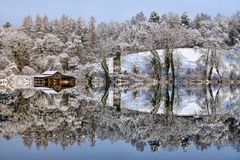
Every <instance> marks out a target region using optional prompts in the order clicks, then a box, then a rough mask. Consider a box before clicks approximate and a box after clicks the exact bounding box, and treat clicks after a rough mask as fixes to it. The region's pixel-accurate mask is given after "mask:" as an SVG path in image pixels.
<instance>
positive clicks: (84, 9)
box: [0, 0, 240, 25]
mask: <svg viewBox="0 0 240 160" xmlns="http://www.w3.org/2000/svg"><path fill="white" fill-rule="evenodd" d="M0 4H1V5H0V25H2V24H3V23H5V22H6V21H10V22H11V23H13V24H15V25H19V24H21V21H22V19H23V17H24V16H26V15H32V16H35V15H36V14H41V15H44V14H47V15H48V16H49V17H50V18H51V19H53V18H55V17H59V16H61V15H62V14H66V15H69V16H71V17H72V18H74V19H75V18H76V17H79V16H81V17H82V18H83V19H84V20H88V19H89V17H90V16H92V15H93V16H95V17H96V19H97V21H98V22H100V21H110V20H112V19H114V20H117V21H125V20H126V19H130V18H131V17H132V16H134V15H136V13H139V12H141V11H143V12H144V13H145V15H146V16H149V14H150V13H151V12H152V11H153V10H155V11H157V12H159V13H160V14H162V13H166V12H176V13H179V14H182V13H183V12H184V11H187V12H188V13H189V14H190V16H193V15H195V14H197V13H199V12H205V13H209V14H211V15H216V14H217V13H221V14H224V15H227V16H229V15H231V14H233V13H235V11H236V10H239V6H240V1H239V0H228V1H226V0H201V1H193V0H181V1H180V0H167V1H166V0H158V1H156V0H121V1H113V0H104V1H100V0H21V1H19V0H0Z"/></svg>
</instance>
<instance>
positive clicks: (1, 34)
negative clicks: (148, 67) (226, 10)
mask: <svg viewBox="0 0 240 160" xmlns="http://www.w3.org/2000/svg"><path fill="white" fill-rule="evenodd" d="M239 41H240V11H237V12H236V13H235V14H233V15H232V16H231V17H225V16H223V15H221V14H218V15H217V16H215V17H211V16H210V15H208V14H205V13H200V14H197V15H196V16H195V17H194V18H193V19H190V18H189V16H188V14H187V13H186V12H185V13H183V14H182V15H178V14H175V13H167V14H159V13H157V12H152V13H151V14H150V16H149V17H148V18H147V17H146V16H145V15H144V13H143V12H140V13H138V14H136V15H135V16H133V17H132V18H131V19H130V20H127V21H125V22H116V21H111V22H108V23H105V22H101V23H99V24H96V20H95V18H94V17H91V18H90V20H89V21H88V22H87V23H86V22H84V21H83V20H82V19H81V18H77V19H76V20H74V19H72V18H70V17H68V16H66V15H63V16H62V17H60V18H57V19H54V20H49V18H48V17H47V16H46V15H45V16H40V15H37V16H36V17H35V18H32V17H31V16H26V17H25V18H24V19H23V22H22V24H21V26H20V27H13V26H12V25H11V24H10V23H9V22H7V23H6V24H4V25H3V27H2V28H0V49H1V52H2V53H3V52H4V53H6V52H8V53H9V54H10V55H11V56H13V57H14V59H15V61H16V62H17V63H18V66H19V67H20V68H21V66H24V65H30V66H31V65H32V64H31V63H32V62H31V57H36V56H40V55H41V56H45V55H53V56H55V55H59V54H60V53H66V54H68V56H70V57H71V58H74V57H75V58H76V57H78V59H79V63H81V64H86V63H87V62H95V61H98V60H99V59H103V58H104V57H107V56H109V55H111V54H112V53H114V52H115V51H116V50H117V47H118V46H120V48H121V50H122V52H123V53H124V54H128V53H135V52H140V51H146V50H153V51H154V50H156V49H166V52H167V53H166V58H165V62H166V64H169V65H166V66H168V67H167V68H166V72H168V70H169V68H171V67H172V68H173V67H174V66H173V59H172V50H173V48H184V47H188V48H192V47H195V46H199V47H203V48H207V49H209V52H208V53H207V54H206V57H205V59H206V63H211V64H214V65H216V64H215V63H214V62H211V61H210V60H209V58H210V57H211V56H214V54H215V53H214V52H215V51H216V50H218V49H227V48H230V47H232V46H236V45H239ZM29 63H30V64H29ZM170 66H171V67H170ZM208 66H211V65H210V64H208ZM212 66H213V65H212ZM208 70H210V71H208V72H211V70H212V67H209V69H208ZM173 73H174V72H173ZM208 75H209V73H208ZM173 76H174V75H173Z"/></svg>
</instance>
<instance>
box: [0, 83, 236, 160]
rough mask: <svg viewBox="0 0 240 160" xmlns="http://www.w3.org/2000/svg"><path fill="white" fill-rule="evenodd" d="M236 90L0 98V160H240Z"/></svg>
mask: <svg viewBox="0 0 240 160" xmlns="http://www.w3.org/2000/svg"><path fill="white" fill-rule="evenodd" d="M239 93H240V90H239V86H238V85H218V84H215V85H200V84H195V85H183V84H177V85H174V86H173V85H170V84H154V83H150V84H147V83H145V84H142V83H135V84H134V85H131V86H124V85H115V86H110V88H106V87H104V86H98V87H95V88H91V89H90V88H86V87H85V86H84V87H83V86H82V85H77V86H75V87H74V88H70V89H66V90H62V91H61V92H59V93H58V94H49V93H45V92H43V91H41V90H33V89H24V90H23V89H22V90H15V91H12V92H10V93H8V94H7V93H1V111H0V147H1V150H0V159H1V160H6V159H11V160H14V159H19V158H20V159H36V160H37V159H39V160H40V159H176V158H177V159H218V160H224V159H231V160H238V159H239V158H240V154H239V151H240V126H239V113H240V108H239V104H240V97H239Z"/></svg>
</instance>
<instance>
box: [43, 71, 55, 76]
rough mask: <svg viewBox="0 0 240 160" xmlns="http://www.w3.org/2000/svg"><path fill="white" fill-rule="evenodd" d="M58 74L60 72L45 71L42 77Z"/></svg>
mask: <svg viewBox="0 0 240 160" xmlns="http://www.w3.org/2000/svg"><path fill="white" fill-rule="evenodd" d="M57 72H58V71H45V72H43V73H42V75H54V74H55V73H57Z"/></svg>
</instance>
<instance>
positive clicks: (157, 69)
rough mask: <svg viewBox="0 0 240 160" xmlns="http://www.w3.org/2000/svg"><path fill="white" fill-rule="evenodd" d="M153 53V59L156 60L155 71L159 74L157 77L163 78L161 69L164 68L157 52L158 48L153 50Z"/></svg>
mask: <svg viewBox="0 0 240 160" xmlns="http://www.w3.org/2000/svg"><path fill="white" fill-rule="evenodd" d="M151 53H152V54H153V56H154V57H153V60H154V62H155V63H154V65H155V66H154V67H155V72H156V74H157V79H158V81H160V80H161V70H162V65H161V60H160V57H159V55H158V53H157V51H156V50H151Z"/></svg>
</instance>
